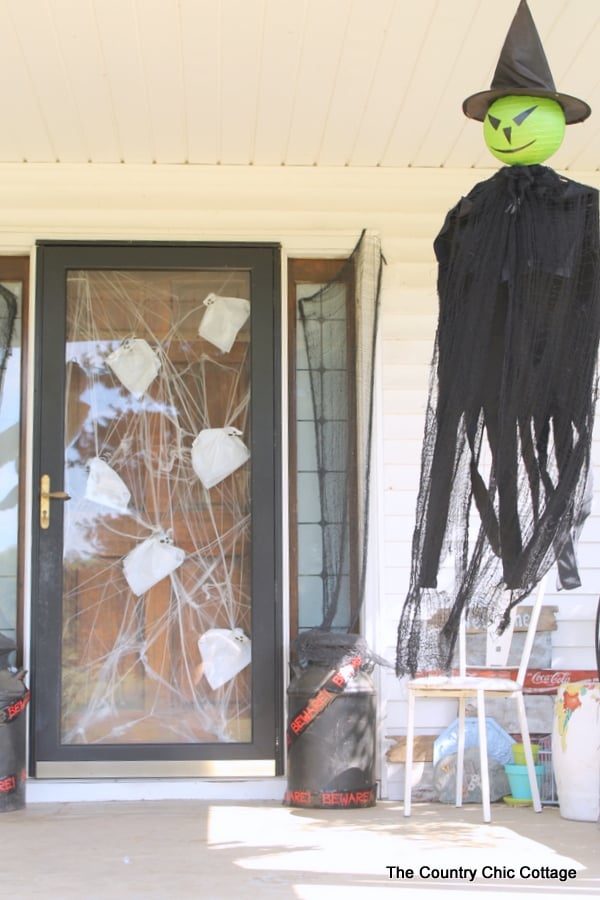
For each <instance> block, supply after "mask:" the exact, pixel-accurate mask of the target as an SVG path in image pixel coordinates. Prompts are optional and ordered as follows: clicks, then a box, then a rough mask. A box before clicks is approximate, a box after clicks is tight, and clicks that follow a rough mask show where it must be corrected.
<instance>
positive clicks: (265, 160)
mask: <svg viewBox="0 0 600 900" xmlns="http://www.w3.org/2000/svg"><path fill="white" fill-rule="evenodd" d="M529 6H530V9H531V12H532V14H533V17H534V19H535V21H536V24H537V27H538V30H539V32H540V35H541V37H542V41H543V44H544V47H545V50H546V54H547V56H548V60H549V63H550V67H551V69H552V73H553V75H554V80H555V82H556V85H557V88H558V89H559V90H562V91H565V92H566V93H571V94H575V95H576V96H580V97H582V98H583V99H585V100H586V101H587V102H588V103H590V105H591V106H592V110H594V109H596V110H597V112H596V115H594V114H592V117H591V118H590V119H589V120H588V121H587V122H585V123H583V124H580V125H573V126H570V127H569V128H568V129H567V135H566V138H565V142H564V144H563V147H562V148H561V149H560V151H559V152H558V153H557V154H556V155H555V156H554V157H553V158H552V165H553V166H554V167H555V168H559V169H560V168H562V169H577V170H582V171H591V170H596V169H600V64H599V60H600V3H599V2H598V0H529ZM516 8H517V0H0V59H2V62H3V66H2V68H3V77H2V88H1V91H0V109H1V114H2V127H0V164H1V163H4V162H10V163H14V162H24V163H29V164H34V163H36V162H62V163H91V164H94V163H117V164H118V163H124V164H128V163H135V164H139V163H148V164H152V163H164V164H181V165H183V164H203V165H214V164H218V165H223V166H237V165H256V166H280V165H286V166H323V167H329V166H334V167H340V166H367V167H372V166H384V167H407V166H414V167H440V166H443V167H450V168H469V167H476V168H489V167H493V168H496V167H497V163H496V161H495V160H494V159H493V158H492V157H491V156H490V155H489V153H488V152H487V150H486V148H485V146H484V143H483V137H482V133H481V125H479V123H476V122H473V121H470V120H467V119H465V117H464V116H463V114H462V110H461V104H462V101H463V99H464V98H465V97H466V96H467V95H469V94H471V93H474V92H475V91H478V90H483V89H486V88H487V87H488V86H489V84H490V81H491V78H492V74H493V71H494V68H495V66H496V62H497V59H498V55H499V52H500V48H501V46H502V43H503V41H504V37H505V35H506V32H507V30H508V26H509V24H510V21H511V19H512V17H513V15H514V13H515V10H516Z"/></svg>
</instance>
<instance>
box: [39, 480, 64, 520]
mask: <svg viewBox="0 0 600 900" xmlns="http://www.w3.org/2000/svg"><path fill="white" fill-rule="evenodd" d="M70 499H71V496H70V494H66V493H65V492H64V491H51V490H50V476H49V475H42V477H41V479H40V528H44V529H46V528H49V527H50V501H51V500H70Z"/></svg>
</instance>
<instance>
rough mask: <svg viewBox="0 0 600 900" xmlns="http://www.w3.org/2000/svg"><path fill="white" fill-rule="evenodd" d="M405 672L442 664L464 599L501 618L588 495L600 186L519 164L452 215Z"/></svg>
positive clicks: (568, 556) (545, 564) (564, 554)
mask: <svg viewBox="0 0 600 900" xmlns="http://www.w3.org/2000/svg"><path fill="white" fill-rule="evenodd" d="M434 249H435V254H436V257H437V260H438V295H439V319H438V328H437V334H436V341H435V350H434V358H433V363H432V369H431V378H430V390H429V401H428V407H427V414H426V427H425V436H424V443H423V451H422V460H421V480H420V487H419V494H418V500H417V512H416V525H415V531H414V536H413V546H412V564H411V579H410V586H409V591H408V595H407V598H406V601H405V604H404V608H403V611H402V615H401V619H400V624H399V628H398V646H397V672H398V674H403V673H405V672H410V673H413V674H414V673H415V672H416V671H417V670H431V669H446V668H448V667H449V666H450V664H451V659H452V653H453V649H454V644H455V641H456V635H457V629H458V623H459V619H460V615H461V613H462V611H463V608H464V607H465V605H466V607H467V608H468V609H469V610H471V611H472V612H474V613H475V614H477V616H478V618H479V619H481V618H483V619H484V620H485V621H492V620H493V619H494V618H498V621H499V623H500V624H499V627H500V628H501V627H502V622H503V621H506V615H507V613H508V612H509V610H510V609H511V608H512V607H513V606H514V605H515V604H517V603H518V602H519V601H521V600H522V599H523V597H525V596H526V595H527V594H528V593H530V592H531V590H532V589H533V588H534V586H535V585H536V584H537V582H538V581H539V580H540V578H541V577H542V575H543V574H544V573H545V571H547V569H548V568H549V567H550V566H551V565H552V563H553V562H554V561H555V560H556V559H558V560H559V567H558V569H559V577H560V579H561V581H562V586H563V587H573V586H575V585H577V584H578V583H579V580H578V574H577V568H576V560H575V554H574V540H575V537H576V535H577V531H578V528H579V527H580V524H581V519H582V516H583V514H584V511H585V508H586V504H587V502H588V494H589V492H588V491H586V486H588V475H589V466H590V447H591V438H592V429H593V420H594V406H595V385H596V358H597V351H598V336H599V324H600V267H599V229H598V193H597V191H596V190H595V189H593V188H591V187H588V186H586V185H581V184H578V183H576V182H574V181H571V180H569V179H567V178H564V177H562V176H559V175H558V174H557V173H556V172H555V171H554V170H552V169H550V168H548V167H544V166H537V165H536V166H512V167H505V168H503V169H501V170H500V171H498V172H497V173H496V174H495V175H494V176H493V177H492V178H490V179H488V180H487V181H485V182H481V183H479V184H477V185H476V186H475V187H474V188H473V189H472V190H471V192H470V193H469V194H468V195H467V196H466V197H464V198H462V199H461V200H460V202H459V203H458V204H457V205H456V206H455V207H454V208H453V209H452V210H451V211H450V212H449V213H448V215H447V217H446V220H445V222H444V225H443V227H442V230H441V231H440V233H439V235H438V236H437V238H436V240H435V244H434Z"/></svg>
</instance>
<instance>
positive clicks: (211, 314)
mask: <svg viewBox="0 0 600 900" xmlns="http://www.w3.org/2000/svg"><path fill="white" fill-rule="evenodd" d="M38 265H39V273H40V274H39V281H38V309H39V319H38V330H39V336H40V338H39V339H40V344H39V354H40V356H39V359H40V365H39V367H38V371H39V373H40V381H39V393H38V415H37V426H38V427H37V430H36V440H35V444H36V449H37V451H38V453H39V470H38V473H37V477H38V478H39V482H38V483H39V485H40V490H39V498H38V501H39V510H38V509H37V502H38V501H36V510H35V515H36V519H37V521H36V525H37V527H36V530H35V531H36V542H35V544H36V546H34V566H35V564H36V563H39V565H37V566H36V567H35V569H34V571H35V575H36V579H35V583H36V587H37V591H36V595H35V603H34V608H33V616H32V624H33V631H34V637H35V641H34V654H35V655H34V663H33V673H32V675H33V680H34V682H33V684H32V687H33V691H32V694H33V697H34V698H35V697H36V696H37V701H36V700H35V699H34V701H33V702H34V741H33V752H34V757H35V760H34V771H35V773H36V774H37V775H39V776H41V777H44V776H45V775H46V776H52V775H55V774H57V775H60V774H64V775H66V777H68V776H69V775H70V774H72V775H73V776H77V775H81V774H82V773H83V772H89V774H91V775H92V776H93V775H94V773H96V774H97V775H99V776H101V775H104V774H105V775H108V776H110V775H115V774H119V773H125V774H127V773H128V772H130V771H131V772H133V771H135V773H136V774H144V773H146V774H148V775H160V774H165V775H176V774H198V775H202V774H231V775H236V774H240V775H243V774H252V773H256V774H275V772H276V771H278V767H279V742H278V739H277V737H278V729H279V709H278V706H279V705H280V697H279V696H278V692H277V690H276V685H277V682H278V678H277V671H278V664H279V654H278V648H279V639H278V634H279V630H280V629H279V613H278V610H279V608H280V603H279V598H278V596H277V594H276V592H277V587H278V584H279V578H278V566H279V562H278V561H279V559H280V547H279V546H278V541H279V536H280V528H279V527H277V521H276V520H277V508H278V499H277V490H278V484H277V481H278V479H277V471H278V461H277V459H276V457H275V452H276V447H277V446H278V440H277V433H278V427H279V426H278V422H277V413H276V405H277V398H276V395H275V385H277V384H278V383H279V379H278V377H277V367H278V363H277V361H276V352H275V348H276V347H277V346H278V328H277V324H276V318H277V310H278V308H279V299H278V289H277V288H278V281H277V272H278V249H277V248H276V247H273V246H272V245H251V246H248V245H215V246H208V245H195V244H192V245H190V244H187V245H178V246H175V245H160V244H159V245H154V244H153V245H143V244H142V245H137V246H126V245H118V244H115V245H103V244H96V245H81V244H52V243H49V244H43V245H41V246H40V247H39V249H38ZM53 495H54V496H53ZM131 766H134V768H130V767H131Z"/></svg>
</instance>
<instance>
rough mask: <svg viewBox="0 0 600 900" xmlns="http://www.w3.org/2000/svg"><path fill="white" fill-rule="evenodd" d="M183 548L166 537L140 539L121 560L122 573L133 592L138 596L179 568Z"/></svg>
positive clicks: (182, 557) (183, 556)
mask: <svg viewBox="0 0 600 900" xmlns="http://www.w3.org/2000/svg"><path fill="white" fill-rule="evenodd" d="M184 559H185V550H182V549H181V548H180V547H176V546H175V545H174V544H173V542H172V541H171V540H170V539H169V538H166V537H156V536H155V537H151V538H147V540H145V541H142V543H141V544H138V545H137V547H134V549H133V550H132V551H131V553H128V554H127V556H126V557H125V559H124V560H123V573H124V575H125V578H126V579H127V584H128V585H129V587H130V588H131V590H132V591H133V593H134V594H135V595H136V596H137V597H139V596H140V595H141V594H145V593H146V591H149V590H150V588H151V587H153V586H154V585H155V584H158V582H159V581H162V579H163V578H166V577H167V575H170V574H171V572H174V571H175V569H177V568H179V566H180V565H181V563H182V562H183V560H184Z"/></svg>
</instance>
